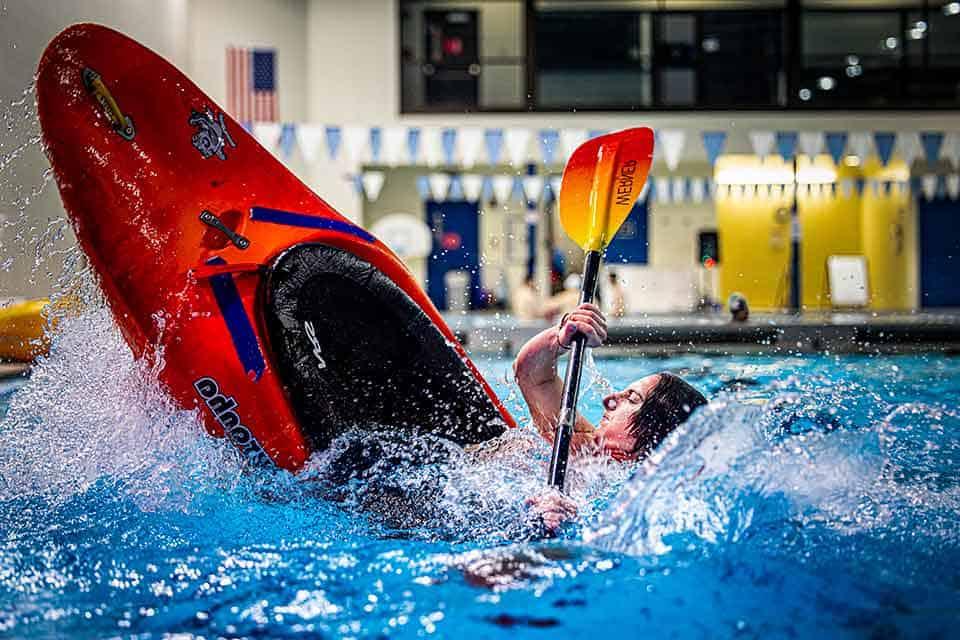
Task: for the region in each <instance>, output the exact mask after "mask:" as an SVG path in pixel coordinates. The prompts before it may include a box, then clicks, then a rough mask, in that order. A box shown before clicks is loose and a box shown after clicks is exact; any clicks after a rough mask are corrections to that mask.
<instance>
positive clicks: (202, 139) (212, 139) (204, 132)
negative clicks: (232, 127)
mask: <svg viewBox="0 0 960 640" xmlns="http://www.w3.org/2000/svg"><path fill="white" fill-rule="evenodd" d="M188 122H189V123H190V126H193V127H197V132H196V133H194V134H193V138H191V140H192V141H193V146H194V147H195V148H196V150H197V151H199V152H200V155H202V156H203V157H204V159H206V158H210V157H212V156H217V157H218V158H220V159H221V160H226V159H227V154H226V152H225V151H224V147H225V146H226V145H227V144H229V145H230V146H231V147H233V148H236V146H237V143H236V142H234V141H233V137H231V135H230V132H229V131H227V123H226V122H224V121H223V113H222V112H221V113H219V114H217V115H216V116H214V114H213V111H211V110H210V107H207V108H206V109H205V110H204V111H197V110H195V109H194V110H192V111H191V112H190V119H189V120H188Z"/></svg>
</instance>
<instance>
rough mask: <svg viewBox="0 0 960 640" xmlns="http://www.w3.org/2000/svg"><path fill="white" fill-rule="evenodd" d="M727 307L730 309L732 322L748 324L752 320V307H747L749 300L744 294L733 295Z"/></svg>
mask: <svg viewBox="0 0 960 640" xmlns="http://www.w3.org/2000/svg"><path fill="white" fill-rule="evenodd" d="M727 306H729V307H730V320H731V321H732V322H746V321H747V320H748V319H749V318H750V307H749V306H747V299H746V298H745V297H743V295H742V294H740V293H731V294H730V300H729V302H728V303H727Z"/></svg>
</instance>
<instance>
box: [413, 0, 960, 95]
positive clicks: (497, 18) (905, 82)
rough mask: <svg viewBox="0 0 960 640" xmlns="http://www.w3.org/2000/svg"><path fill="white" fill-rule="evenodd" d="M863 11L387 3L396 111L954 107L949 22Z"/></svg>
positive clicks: (957, 88)
mask: <svg viewBox="0 0 960 640" xmlns="http://www.w3.org/2000/svg"><path fill="white" fill-rule="evenodd" d="M705 4H708V5H709V6H712V7H717V6H725V5H722V4H720V3H705ZM731 4H733V3H731ZM749 4H752V3H736V6H739V7H743V6H749ZM868 4H869V3H864V5H863V7H862V8H860V7H858V8H837V7H838V6H841V7H849V6H852V5H853V3H850V4H847V3H828V2H817V3H813V2H802V3H800V4H799V5H796V4H793V3H789V6H788V3H786V2H783V3H782V4H780V5H778V4H777V3H775V2H771V3H767V2H757V3H756V7H754V8H749V9H742V8H738V9H723V10H717V9H715V8H712V9H699V10H697V9H686V8H685V9H684V10H672V9H671V10H658V9H657V7H660V6H661V5H660V4H658V3H651V2H638V1H636V0H604V1H603V2H583V1H581V0H533V2H530V1H529V0H400V14H401V47H402V51H401V58H402V79H401V84H402V111H404V112H424V111H438V112H464V111H527V110H541V111H565V110H571V109H604V110H621V111H626V110H658V109H659V110H671V109H674V110H691V109H782V108H788V109H798V108H799V109H808V108H819V109H835V108H841V109H843V108H857V109H869V108H882V109H890V108H894V109H896V108H938V109H942V108H953V109H955V108H958V107H960V14H958V15H948V13H949V12H946V13H945V9H944V8H943V5H938V4H936V3H933V4H929V5H925V6H923V8H919V7H920V3H905V4H911V5H912V6H910V7H906V8H899V7H896V6H895V5H894V4H893V3H882V5H881V6H879V8H877V7H871V6H867V5H868ZM696 5H697V3H692V2H691V3H684V4H682V5H680V6H683V7H692V6H696ZM662 6H663V7H676V6H678V3H665V4H663V5H662ZM795 35H799V42H794V41H793V37H794V36H795ZM788 45H789V46H790V47H791V48H790V49H787V46H788Z"/></svg>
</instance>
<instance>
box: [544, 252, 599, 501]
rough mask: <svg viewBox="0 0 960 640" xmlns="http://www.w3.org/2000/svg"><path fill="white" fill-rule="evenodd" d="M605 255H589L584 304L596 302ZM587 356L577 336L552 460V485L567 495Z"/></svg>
mask: <svg viewBox="0 0 960 640" xmlns="http://www.w3.org/2000/svg"><path fill="white" fill-rule="evenodd" d="M600 263H601V254H600V252H599V251H588V252H587V255H586V258H585V259H584V262H583V288H582V289H581V290H580V304H583V303H585V302H593V299H594V297H595V296H596V293H597V278H598V276H599V275H600ZM586 354H587V336H585V335H584V334H582V333H579V332H578V333H577V334H576V335H575V336H573V350H572V351H571V352H570V362H568V363H567V375H566V377H565V378H564V381H563V403H562V404H561V405H560V417H559V418H558V420H557V430H556V432H555V433H554V435H553V456H551V458H550V477H549V478H548V484H549V486H551V487H556V488H557V489H559V490H560V491H563V484H564V480H565V479H566V476H567V459H568V458H569V456H570V440H571V439H572V438H573V427H574V425H575V424H576V422H577V397H578V396H579V395H580V372H581V371H582V370H583V359H584V357H585V356H586Z"/></svg>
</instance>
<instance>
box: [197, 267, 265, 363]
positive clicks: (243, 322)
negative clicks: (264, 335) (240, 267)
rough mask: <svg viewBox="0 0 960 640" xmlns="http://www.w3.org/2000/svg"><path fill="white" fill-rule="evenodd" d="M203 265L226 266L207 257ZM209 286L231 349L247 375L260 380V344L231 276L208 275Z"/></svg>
mask: <svg viewBox="0 0 960 640" xmlns="http://www.w3.org/2000/svg"><path fill="white" fill-rule="evenodd" d="M207 264H209V265H219V264H226V261H225V260H224V259H223V258H210V259H209V260H207ZM210 287H211V288H212V289H213V297H214V298H216V300H217V306H218V307H220V314H221V315H222V316H223V321H224V322H225V323H226V325H227V331H229V332H230V337H231V338H232V339H233V347H234V348H235V349H236V350H237V357H238V358H240V363H241V364H242V365H243V368H244V371H246V372H247V374H248V375H249V374H251V373H252V374H253V375H254V378H253V379H254V381H257V380H260V376H262V375H263V370H264V369H265V368H266V363H265V362H264V360H263V352H261V351H260V343H259V342H257V335H256V334H255V333H254V331H253V325H251V324H250V318H249V316H247V310H246V309H244V308H243V300H242V299H241V298H240V292H239V291H237V285H236V283H235V282H234V281H233V275H232V274H229V273H222V274H219V275H215V276H211V277H210Z"/></svg>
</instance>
